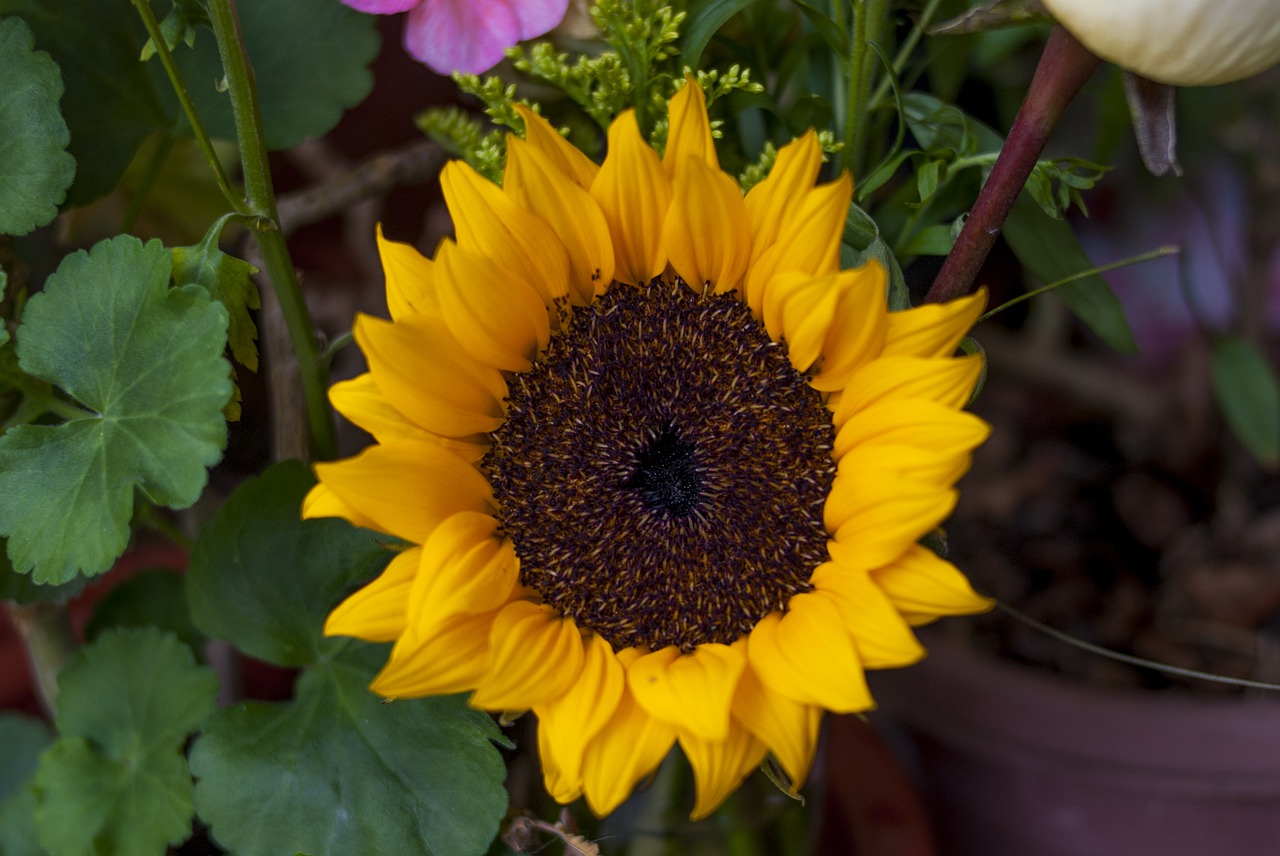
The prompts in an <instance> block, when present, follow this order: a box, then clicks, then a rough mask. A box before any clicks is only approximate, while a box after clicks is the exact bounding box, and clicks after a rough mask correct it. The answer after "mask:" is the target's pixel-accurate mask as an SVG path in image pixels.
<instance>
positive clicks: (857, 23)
mask: <svg viewBox="0 0 1280 856" xmlns="http://www.w3.org/2000/svg"><path fill="white" fill-rule="evenodd" d="M866 67H867V3H866V0H856V1H855V2H854V4H853V33H852V35H851V37H850V42H849V67H848V69H847V71H846V73H845V77H846V79H847V80H848V91H847V92H845V108H844V111H845V112H844V151H843V152H842V153H841V157H842V161H841V165H842V167H843V168H844V171H845V172H853V171H854V169H855V167H856V164H857V161H858V160H859V157H860V156H859V152H858V151H857V148H858V145H859V144H860V142H861V141H860V140H859V139H858V128H859V125H861V121H860V117H859V115H858V114H859V113H861V112H862V107H863V105H861V104H859V103H858V99H859V97H860V95H861V93H862V75H863V72H864V71H865V70H866Z"/></svg>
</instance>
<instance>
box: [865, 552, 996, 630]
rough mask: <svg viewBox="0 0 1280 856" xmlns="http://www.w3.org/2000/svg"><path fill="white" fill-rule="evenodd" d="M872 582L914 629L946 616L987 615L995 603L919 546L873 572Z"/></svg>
mask: <svg viewBox="0 0 1280 856" xmlns="http://www.w3.org/2000/svg"><path fill="white" fill-rule="evenodd" d="M871 579H873V580H874V581H875V584H876V585H877V586H879V587H880V589H881V590H883V591H884V593H885V595H886V596H887V597H888V598H889V601H890V602H891V603H892V604H893V605H894V607H896V608H897V609H898V611H899V612H901V613H902V615H903V617H904V618H906V620H907V621H908V623H910V624H912V625H920V624H927V623H928V622H930V621H933V620H934V619H935V618H938V617H939V616H943V615H973V614H975V613H979V612H986V611H987V610H988V609H990V608H991V607H992V605H993V604H994V603H995V601H993V600H991V599H990V598H987V597H983V596H982V595H980V594H978V593H977V592H975V591H974V590H973V587H972V586H970V585H969V581H968V580H967V579H965V576H964V574H962V573H960V571H958V570H957V569H956V567H955V566H954V565H952V564H951V563H950V562H948V561H946V560H945V559H941V558H939V557H938V556H937V555H935V554H934V552H933V551H932V550H929V549H927V548H925V547H921V546H919V545H915V546H913V547H912V548H911V549H910V550H908V551H907V552H906V554H904V555H903V556H902V557H901V558H899V559H898V560H897V561H895V562H893V563H892V564H889V565H886V566H884V567H882V568H878V569H876V570H873V571H871Z"/></svg>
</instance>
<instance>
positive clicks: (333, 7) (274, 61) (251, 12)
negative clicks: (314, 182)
mask: <svg viewBox="0 0 1280 856" xmlns="http://www.w3.org/2000/svg"><path fill="white" fill-rule="evenodd" d="M239 15H240V26H241V29H242V31H243V33H244V44H245V50H246V52H247V53H248V55H249V61H250V62H252V63H253V70H254V77H255V78H256V79H257V85H258V99H259V101H260V102H261V104H262V121H263V129H264V132H265V134H266V141H267V147H268V148H271V149H287V148H292V147H293V146H296V145H297V144H298V143H300V142H302V140H303V138H305V137H309V136H320V135H322V134H324V133H325V132H327V131H328V130H330V129H331V128H332V127H333V126H334V125H336V124H337V123H338V119H339V118H341V117H342V112H343V111H344V110H346V109H347V108H349V107H354V106H355V105H356V104H359V103H360V102H361V101H363V100H364V97H365V96H366V95H368V94H369V90H370V89H372V88H373V76H372V75H371V74H370V73H369V70H368V65H369V63H371V62H372V61H373V58H374V57H375V56H377V54H378V45H379V38H378V32H377V21H376V20H375V18H374V17H373V16H371V15H362V14H360V13H359V12H356V11H354V10H352V9H349V8H347V7H346V6H344V5H342V4H341V3H335V2H333V0H291V2H288V3H262V2H259V3H241V4H240V5H239ZM178 61H179V64H180V65H181V66H182V68H183V71H184V76H185V77H186V80H187V82H188V86H189V87H190V88H191V95H192V98H193V99H194V100H195V102H196V106H197V108H198V109H199V112H200V116H201V118H202V119H203V120H204V122H205V125H206V127H207V128H208V130H209V133H211V134H213V135H215V136H223V137H227V138H229V139H233V138H234V137H235V120H234V117H233V116H232V113H231V99H230V97H229V96H228V95H227V94H226V93H225V92H219V91H218V90H217V88H216V87H215V85H214V84H215V82H216V81H218V80H221V79H222V76H223V71H222V61H221V59H220V58H219V57H218V48H217V45H215V44H214V41H213V39H201V40H200V42H199V43H198V44H197V45H196V46H195V49H194V50H192V51H190V52H183V54H182V55H180V56H179V57H178Z"/></svg>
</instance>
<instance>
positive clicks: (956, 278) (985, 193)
mask: <svg viewBox="0 0 1280 856" xmlns="http://www.w3.org/2000/svg"><path fill="white" fill-rule="evenodd" d="M1100 62H1101V60H1099V59H1098V58H1097V57H1096V56H1094V55H1093V54H1092V53H1090V51H1089V49H1088V48H1086V47H1085V46H1084V45H1082V44H1080V42H1078V41H1076V39H1075V37H1074V36H1072V35H1071V34H1070V33H1068V32H1067V31H1066V30H1064V29H1063V28H1062V27H1060V26H1057V27H1054V28H1053V32H1052V33H1051V34H1050V35H1049V41H1048V42H1047V43H1046V44H1045V46H1044V54H1043V55H1041V57H1040V64H1039V65H1038V66H1036V73H1035V76H1034V77H1033V78H1032V79H1031V87H1030V88H1029V89H1028V90H1027V97H1026V98H1025V99H1024V100H1023V102H1022V108H1021V109H1020V110H1019V111H1018V117H1017V118H1016V119H1014V120H1013V127H1012V128H1010V129H1009V138H1008V139H1007V140H1005V143H1004V148H1002V149H1001V150H1000V156H999V157H998V158H997V159H996V163H995V166H994V167H992V169H991V175H990V176H989V177H988V178H987V182H986V184H984V185H983V187H982V192H981V193H979V194H978V200H977V201H976V202H975V203H974V205H973V210H971V211H970V212H969V219H968V220H966V221H965V224H964V228H963V229H961V230H960V236H959V237H958V238H956V244H955V246H954V247H953V248H952V249H951V254H950V255H948V256H947V260H946V262H944V263H943V265H942V270H941V271H939V272H938V278H937V279H935V280H934V281H933V287H932V288H930V289H929V293H928V294H927V295H926V296H925V301H926V302H929V303H941V302H943V301H946V300H952V299H954V298H956V297H960V296H961V295H964V294H968V293H969V292H970V291H972V290H973V283H974V280H975V279H977V276H978V271H979V270H981V269H982V263H983V262H985V261H986V259H987V253H989V252H991V247H992V245H994V244H995V242H996V236H997V235H999V234H1000V227H1001V226H1003V225H1004V221H1005V218H1006V217H1008V216H1009V211H1010V209H1012V208H1013V203H1014V202H1015V201H1016V200H1017V198H1018V194H1019V193H1021V192H1022V188H1023V187H1024V186H1025V185H1026V183H1027V177H1028V176H1029V175H1031V170H1032V168H1034V167H1035V165H1036V161H1037V160H1038V159H1039V158H1040V153H1041V152H1043V151H1044V146H1045V143H1046V142H1048V140H1049V134H1050V133H1052V131H1053V128H1054V126H1055V125H1057V124H1058V120H1059V119H1061V118H1062V114H1063V113H1064V112H1065V111H1066V109H1067V105H1068V104H1070V103H1071V99H1073V98H1075V96H1076V93H1078V92H1079V91H1080V88H1081V87H1083V86H1084V84H1085V82H1086V81H1088V79H1089V78H1090V77H1092V76H1093V72H1094V71H1095V70H1096V69H1097V68H1098V64H1099V63H1100Z"/></svg>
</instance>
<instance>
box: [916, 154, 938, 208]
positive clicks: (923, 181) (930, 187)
mask: <svg viewBox="0 0 1280 856" xmlns="http://www.w3.org/2000/svg"><path fill="white" fill-rule="evenodd" d="M943 166H944V164H943V162H942V161H938V160H931V161H926V162H925V164H924V166H922V167H920V169H918V170H917V171H916V192H917V193H919V194H920V201H921V202H924V201H925V200H927V199H928V198H929V197H930V196H933V194H934V191H936V190H937V189H938V181H939V180H940V177H941V174H942V168H943Z"/></svg>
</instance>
